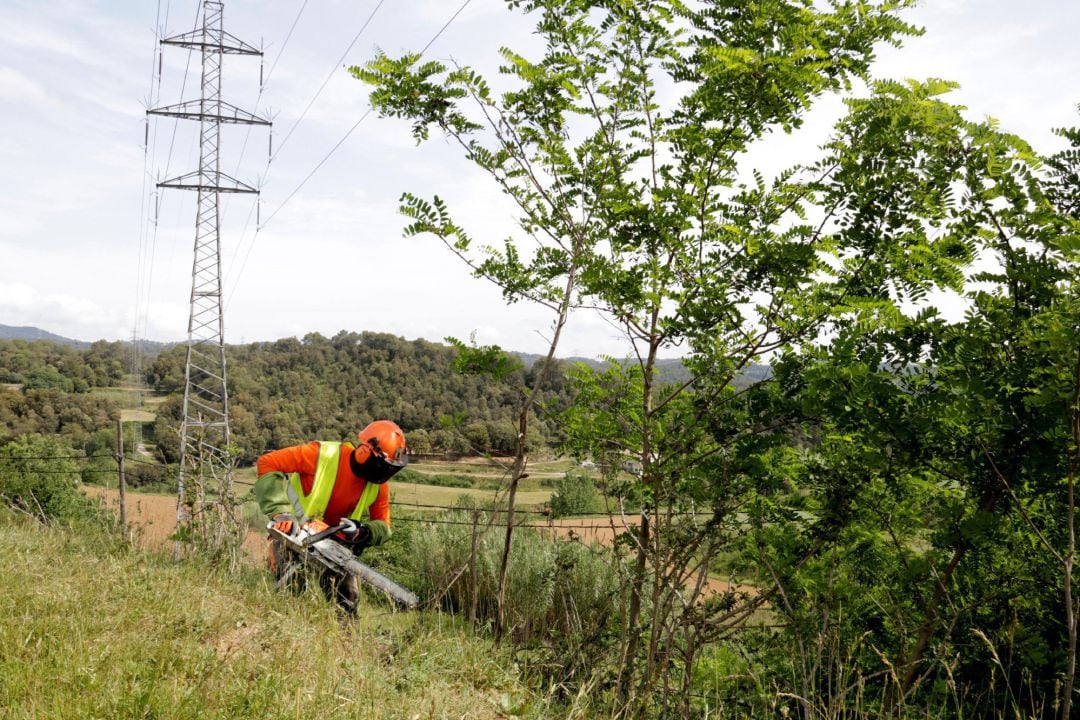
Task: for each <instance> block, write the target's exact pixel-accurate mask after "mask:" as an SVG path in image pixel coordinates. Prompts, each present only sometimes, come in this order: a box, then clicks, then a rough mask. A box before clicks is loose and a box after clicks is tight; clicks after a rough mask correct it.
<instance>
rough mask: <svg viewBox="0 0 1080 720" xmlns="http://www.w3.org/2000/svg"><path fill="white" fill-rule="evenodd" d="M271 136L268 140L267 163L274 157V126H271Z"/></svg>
mask: <svg viewBox="0 0 1080 720" xmlns="http://www.w3.org/2000/svg"><path fill="white" fill-rule="evenodd" d="M268 134H269V135H270V138H269V139H268V140H267V141H266V164H267V165H269V164H270V161H271V160H273V159H274V126H273V125H271V126H270V132H269V133H268Z"/></svg>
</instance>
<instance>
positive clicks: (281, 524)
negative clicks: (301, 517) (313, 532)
mask: <svg viewBox="0 0 1080 720" xmlns="http://www.w3.org/2000/svg"><path fill="white" fill-rule="evenodd" d="M273 519H274V529H275V530H278V531H280V532H283V533H285V534H286V535H295V534H296V531H297V530H299V529H300V523H298V522H297V521H296V517H294V516H293V515H292V513H278V514H277V515H275V516H274V518H273Z"/></svg>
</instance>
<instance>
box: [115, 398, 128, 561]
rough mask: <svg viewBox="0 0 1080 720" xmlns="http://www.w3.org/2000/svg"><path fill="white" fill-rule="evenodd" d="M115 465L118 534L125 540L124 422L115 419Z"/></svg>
mask: <svg viewBox="0 0 1080 720" xmlns="http://www.w3.org/2000/svg"><path fill="white" fill-rule="evenodd" d="M116 463H117V466H118V467H119V468H120V482H119V485H118V487H119V489H120V532H121V533H123V536H124V539H125V540H126V539H127V479H126V478H125V477H124V422H123V421H122V420H121V419H120V418H117V419H116Z"/></svg>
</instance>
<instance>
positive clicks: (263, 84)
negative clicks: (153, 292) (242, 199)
mask: <svg viewBox="0 0 1080 720" xmlns="http://www.w3.org/2000/svg"><path fill="white" fill-rule="evenodd" d="M307 4H308V0H304V2H303V4H302V5H301V6H300V10H299V12H297V13H296V17H295V18H293V21H292V25H291V26H289V32H288V33H286V34H285V40H284V42H282V44H281V49H280V50H278V52H277V55H276V56H275V57H274V62H273V63H271V64H270V70H269V72H267V73H266V77H263V78H262V81H261V82H260V83H259V94H258V95H257V96H256V97H255V108H256V109H257V108H258V106H259V101H260V100H262V96H263V92H264V91H265V89H266V85H267V84H268V83H269V82H270V77H271V76H272V75H273V74H274V69H275V68H276V67H277V64H278V61H279V60H281V56H282V55H283V54H284V53H285V48H287V47H288V46H289V39H290V38H291V37H292V34H293V31H294V30H296V25H297V24H298V23H299V22H300V16H302V15H303V14H304V8H306V7H307ZM251 129H252V126H251V125H248V128H247V132H246V133H244V143H243V145H241V146H240V156H239V158H238V159H237V161H236V172H234V173H233V176H234V177H239V176H240V166H241V165H242V164H243V162H244V154H245V153H246V152H247V146H248V141H249V140H250V139H251ZM270 137H271V143H272V139H273V137H274V136H273V130H271V133H270ZM267 163H269V160H267ZM255 202H256V203H258V202H259V201H258V200H256V201H255ZM254 210H255V205H254V204H253V205H252V207H251V209H250V210H248V216H247V219H246V220H245V221H244V229H243V230H241V231H240V237H241V238H243V237H244V235H246V234H247V229H248V223H250V222H251V215H252V213H253V212H254ZM228 212H229V198H226V199H225V208H224V210H223V211H222V213H223V214H227V213H228ZM225 277H226V279H227V278H228V272H226V275H225Z"/></svg>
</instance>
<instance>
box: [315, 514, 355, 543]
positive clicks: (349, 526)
mask: <svg viewBox="0 0 1080 720" xmlns="http://www.w3.org/2000/svg"><path fill="white" fill-rule="evenodd" d="M339 532H344V533H346V534H349V533H352V532H356V523H354V522H353V521H352V520H350V519H349V518H341V522H340V523H339V524H338V525H337V526H335V527H328V528H326V529H325V530H323V531H322V532H318V533H315V534H314V535H309V536H308V537H306V538H304V540H303V544H304V547H307V546H308V545H314V544H315V543H317V542H319V541H320V540H325V539H326V538H328V537H330V536H331V535H333V534H335V533H339Z"/></svg>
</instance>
